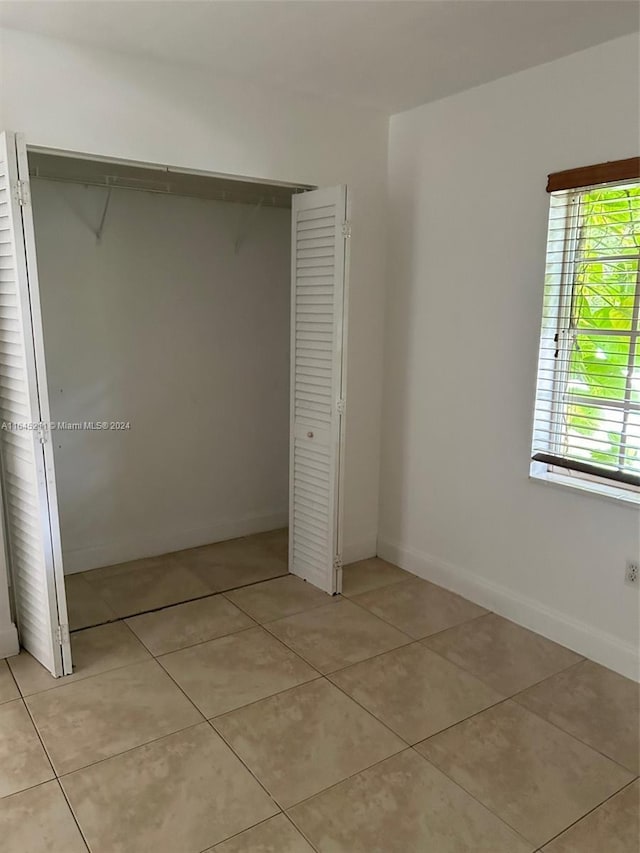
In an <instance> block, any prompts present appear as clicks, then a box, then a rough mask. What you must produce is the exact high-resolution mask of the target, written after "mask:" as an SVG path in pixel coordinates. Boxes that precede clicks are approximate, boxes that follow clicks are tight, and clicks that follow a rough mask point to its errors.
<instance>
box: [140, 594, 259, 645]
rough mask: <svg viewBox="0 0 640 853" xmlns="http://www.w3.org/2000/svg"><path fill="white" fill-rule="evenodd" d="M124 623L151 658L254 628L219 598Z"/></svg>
mask: <svg viewBox="0 0 640 853" xmlns="http://www.w3.org/2000/svg"><path fill="white" fill-rule="evenodd" d="M126 621H127V625H128V626H129V627H130V628H131V630H132V631H133V632H134V633H135V634H136V636H138V637H139V638H140V640H142V642H143V643H144V644H145V646H146V647H147V648H148V649H149V651H150V652H152V654H154V655H163V654H167V653H168V652H173V651H176V650H177V649H183V648H186V647H187V646H194V645H196V643H204V642H206V641H207V640H213V639H215V638H216V637H223V636H225V635H226V634H233V633H235V632H236V631H241V630H243V629H244V628H250V627H251V626H252V625H254V624H255V623H254V621H253V619H250V618H249V617H248V616H247V615H246V614H244V613H243V612H242V611H241V610H238V608H237V607H235V605H233V604H232V603H231V602H230V601H227V599H226V598H224V596H222V595H209V596H207V597H206V598H200V599H198V600H197V601H188V602H187V603H186V604H175V605H173V606H172V607H166V608H164V609H163V610H156V611H155V612H153V613H143V614H142V615H141V616H133V617H131V618H130V619H127V620H126Z"/></svg>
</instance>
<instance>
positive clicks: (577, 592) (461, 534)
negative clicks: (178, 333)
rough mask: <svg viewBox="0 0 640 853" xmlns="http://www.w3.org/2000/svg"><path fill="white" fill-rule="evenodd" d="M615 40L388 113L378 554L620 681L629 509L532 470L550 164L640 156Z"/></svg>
mask: <svg viewBox="0 0 640 853" xmlns="http://www.w3.org/2000/svg"><path fill="white" fill-rule="evenodd" d="M639 80H640V77H639V67H638V40H637V37H636V36H629V37H625V38H622V39H619V40H616V41H613V42H609V43H607V44H603V45H601V46H599V47H596V48H593V49H590V50H587V51H584V52H581V53H578V54H574V55H573V56H570V57H567V58H565V59H562V60H559V61H556V62H553V63H550V64H548V65H544V66H540V67H538V68H534V69H531V70H528V71H525V72H522V73H519V74H515V75H512V76H510V77H506V78H503V79H501V80H498V81H496V82H494V83H490V84H488V85H484V86H481V87H478V88H476V89H473V90H469V91H467V92H464V93H462V94H460V95H457V96H454V97H451V98H447V99H445V100H442V101H439V102H437V103H433V104H431V105H427V106H424V107H421V108H418V109H416V110H412V111H410V112H406V113H402V114H400V115H396V116H394V117H392V119H391V129H390V153H389V188H390V190H389V191H390V200H391V210H390V221H391V238H390V240H391V243H390V251H389V301H388V332H387V340H386V346H387V364H386V389H385V398H384V416H383V463H382V485H381V494H382V501H381V519H380V542H379V551H380V552H381V553H382V554H383V555H385V556H387V557H389V558H391V559H394V560H396V561H397V562H399V563H400V564H401V565H403V566H405V567H407V568H409V569H412V570H414V571H417V572H419V573H421V574H423V575H424V576H425V577H431V578H433V579H435V580H437V581H439V582H441V583H444V584H445V585H447V586H449V587H451V588H454V589H457V590H459V591H461V592H464V593H465V594H467V595H469V596H470V597H472V598H475V599H476V600H478V601H481V602H482V603H485V604H487V605H488V606H489V607H492V608H494V609H498V610H499V611H500V612H503V613H504V614H505V615H508V616H511V617H512V618H514V619H516V621H520V622H522V623H524V624H527V625H529V626H530V627H532V628H534V629H535V630H538V631H540V632H541V633H543V634H547V635H548V636H551V637H553V638H555V639H557V640H559V641H561V642H564V643H566V644H568V645H570V646H572V647H574V648H575V649H577V650H579V651H582V652H583V653H585V654H587V655H589V656H592V657H594V658H596V659H597V660H600V661H602V662H603V663H605V664H607V665H609V666H612V667H614V668H616V669H618V670H620V671H623V672H625V673H627V674H632V673H633V672H634V670H635V671H636V672H637V663H636V662H637V648H638V639H639V620H638V597H637V595H636V594H635V590H633V589H631V588H629V587H628V586H625V584H624V583H623V576H624V567H625V560H626V559H627V558H630V557H634V556H636V557H637V556H638V555H639V553H640V524H639V517H638V512H637V510H635V509H629V508H625V507H622V506H620V505H615V504H614V503H611V502H608V501H607V500H606V499H602V498H599V497H593V496H590V495H584V494H578V493H575V492H572V491H567V490H563V489H562V488H560V487H557V486H551V485H549V486H547V485H543V484H541V483H539V482H534V481H531V480H529V479H528V470H529V449H530V441H531V425H532V410H533V399H534V391H535V378H536V360H537V346H538V335H539V328H540V317H541V307H542V287H543V275H544V263H545V241H546V226H547V212H548V196H547V194H546V192H545V184H546V176H547V173H549V172H554V171H558V170H561V169H566V168H570V167H575V166H581V165H589V164H592V163H599V162H603V161H605V160H613V159H618V158H624V157H630V156H632V155H637V154H638V153H639V150H638V149H639V129H640V124H639V115H638V108H639Z"/></svg>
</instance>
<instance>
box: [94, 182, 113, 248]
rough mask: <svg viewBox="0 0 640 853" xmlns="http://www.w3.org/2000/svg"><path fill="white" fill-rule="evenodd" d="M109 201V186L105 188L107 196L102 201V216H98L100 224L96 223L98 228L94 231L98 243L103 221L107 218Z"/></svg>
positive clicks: (102, 229) (100, 237)
mask: <svg viewBox="0 0 640 853" xmlns="http://www.w3.org/2000/svg"><path fill="white" fill-rule="evenodd" d="M110 201H111V187H109V189H108V190H107V197H106V199H105V202H104V207H103V209H102V216H101V217H100V225H98V230H97V231H96V232H95V234H96V240H97V241H98V243H99V242H100V240H101V239H102V232H103V231H104V223H105V222H106V220H107V211H108V210H109V202H110Z"/></svg>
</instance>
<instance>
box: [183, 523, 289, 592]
mask: <svg viewBox="0 0 640 853" xmlns="http://www.w3.org/2000/svg"><path fill="white" fill-rule="evenodd" d="M177 557H178V559H179V562H180V565H182V566H185V567H187V568H188V569H189V570H190V571H192V572H193V573H194V575H197V577H198V578H199V579H200V581H201V582H202V583H203V584H204V585H205V586H206V587H207V589H208V590H209V592H223V591H225V590H230V589H235V588H236V587H240V586H245V585H247V584H250V583H257V582H259V581H264V580H270V579H271V578H275V577H280V576H282V575H286V574H287V572H288V567H287V561H286V559H284V558H282V557H281V556H278V554H277V553H276V550H275V549H273V548H272V549H271V550H270V549H269V548H268V547H265V545H264V544H260V542H255V541H254V537H253V536H251V537H247V538H246V539H232V540H230V541H228V542H216V543H215V544H213V545H204V546H202V547H201V548H192V549H191V550H189V551H181V552H180V553H179V555H177Z"/></svg>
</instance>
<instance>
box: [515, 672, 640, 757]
mask: <svg viewBox="0 0 640 853" xmlns="http://www.w3.org/2000/svg"><path fill="white" fill-rule="evenodd" d="M515 699H516V701H517V702H519V703H520V704H522V705H524V706H525V708H529V710H531V711H535V713H536V714H539V715H540V716H542V717H544V718H545V719H547V720H549V722H551V723H554V724H555V725H556V726H559V727H560V728H561V729H564V731H565V732H569V734H571V735H574V737H577V738H578V739H579V740H583V741H584V742H585V743H588V744H589V746H592V747H593V748H594V749H597V750H598V752H602V753H604V754H605V755H608V756H609V758H612V759H613V760H614V761H617V762H618V764H622V766H623V767H626V768H627V769H628V770H631V771H632V772H633V773H638V772H639V770H640V685H638V684H637V683H636V682H634V681H631V680H630V679H628V678H623V677H622V676H621V675H618V674H617V673H615V672H611V670H610V669H605V668H604V667H603V666H599V665H598V664H597V663H593V661H590V660H585V661H583V662H582V663H579V664H577V666H572V667H571V668H570V669H568V670H566V671H565V672H560V673H558V675H554V676H553V677H552V678H548V679H547V680H546V681H543V682H542V684H538V685H536V686H535V687H531V688H530V689H529V690H527V691H525V692H524V693H521V694H520V695H518V696H516V697H515Z"/></svg>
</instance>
